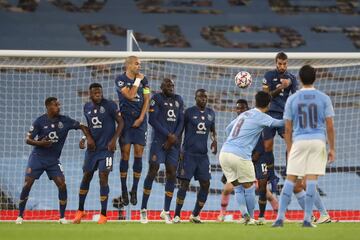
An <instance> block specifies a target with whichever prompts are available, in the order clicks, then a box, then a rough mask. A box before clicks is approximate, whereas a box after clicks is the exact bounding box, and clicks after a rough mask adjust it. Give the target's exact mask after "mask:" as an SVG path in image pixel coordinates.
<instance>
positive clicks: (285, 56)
mask: <svg viewBox="0 0 360 240" xmlns="http://www.w3.org/2000/svg"><path fill="white" fill-rule="evenodd" d="M278 59H281V60H286V59H288V56H287V55H286V53H284V52H279V53H277V54H276V56H275V62H276V61H277V60H278Z"/></svg>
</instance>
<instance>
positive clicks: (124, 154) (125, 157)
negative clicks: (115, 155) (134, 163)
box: [121, 150, 130, 160]
mask: <svg viewBox="0 0 360 240" xmlns="http://www.w3.org/2000/svg"><path fill="white" fill-rule="evenodd" d="M129 158H130V152H128V151H123V150H122V151H121V159H122V160H129Z"/></svg>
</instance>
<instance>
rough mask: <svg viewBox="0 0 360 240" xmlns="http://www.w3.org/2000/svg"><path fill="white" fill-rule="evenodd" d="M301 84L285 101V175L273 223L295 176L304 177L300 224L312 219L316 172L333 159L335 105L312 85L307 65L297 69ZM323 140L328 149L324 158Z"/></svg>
mask: <svg viewBox="0 0 360 240" xmlns="http://www.w3.org/2000/svg"><path fill="white" fill-rule="evenodd" d="M299 76H300V80H301V82H302V84H303V88H302V89H301V90H300V91H298V92H297V93H295V94H294V95H292V96H291V97H290V98H289V99H288V101H287V103H286V105H285V113H284V120H285V142H286V149H287V153H288V165H287V177H286V181H285V183H284V187H283V189H282V192H281V196H280V207H279V212H278V217H277V219H276V221H275V223H274V224H273V227H282V226H283V221H284V217H285V211H286V208H287V206H288V205H289V203H290V200H291V195H292V192H293V189H294V184H295V182H296V180H297V178H298V177H305V179H306V197H305V216H304V221H303V227H315V225H313V224H312V223H311V216H312V209H313V205H314V201H315V198H316V196H317V190H316V185H317V179H318V176H320V175H324V174H325V168H326V162H328V163H331V162H333V161H334V160H335V131H334V122H333V117H334V115H335V114H334V109H333V106H332V104H331V100H330V98H329V96H327V95H326V94H325V93H323V92H321V91H319V90H316V89H315V88H314V86H313V84H314V82H315V77H316V71H315V69H314V68H313V67H311V66H310V65H305V66H303V67H302V68H301V69H300V71H299ZM326 140H327V142H328V144H329V152H328V156H327V159H326Z"/></svg>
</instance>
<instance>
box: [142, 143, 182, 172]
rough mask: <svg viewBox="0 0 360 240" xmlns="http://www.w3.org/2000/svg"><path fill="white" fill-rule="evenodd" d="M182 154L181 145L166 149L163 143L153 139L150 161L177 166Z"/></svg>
mask: <svg viewBox="0 0 360 240" xmlns="http://www.w3.org/2000/svg"><path fill="white" fill-rule="evenodd" d="M179 156H180V147H179V146H173V147H171V148H170V149H169V150H165V149H164V148H163V146H162V143H160V142H157V141H153V142H152V143H151V147H150V155H149V163H150V164H151V163H156V164H161V163H165V164H166V165H169V164H170V165H172V166H175V167H177V165H178V160H179Z"/></svg>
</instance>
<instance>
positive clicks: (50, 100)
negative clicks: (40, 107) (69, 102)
mask: <svg viewBox="0 0 360 240" xmlns="http://www.w3.org/2000/svg"><path fill="white" fill-rule="evenodd" d="M57 100H58V99H57V98H56V97H48V98H46V99H45V106H46V107H47V106H49V105H50V103H51V102H52V101H57Z"/></svg>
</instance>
